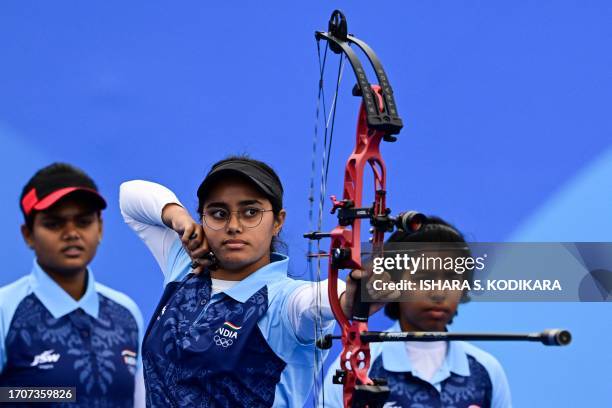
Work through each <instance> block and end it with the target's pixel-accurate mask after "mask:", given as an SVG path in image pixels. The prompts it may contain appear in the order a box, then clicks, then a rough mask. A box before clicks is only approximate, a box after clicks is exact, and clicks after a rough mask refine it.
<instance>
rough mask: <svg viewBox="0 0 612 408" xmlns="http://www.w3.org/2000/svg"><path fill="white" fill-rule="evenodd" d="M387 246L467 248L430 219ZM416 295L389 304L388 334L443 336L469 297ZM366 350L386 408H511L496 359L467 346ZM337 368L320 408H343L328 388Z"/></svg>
mask: <svg viewBox="0 0 612 408" xmlns="http://www.w3.org/2000/svg"><path fill="white" fill-rule="evenodd" d="M387 242H389V243H394V242H424V243H427V242H451V243H453V242H454V243H465V239H464V238H463V235H462V234H461V233H460V232H459V231H458V230H457V229H456V228H454V227H453V226H452V225H450V224H448V223H447V222H445V221H444V220H442V219H441V218H438V217H429V221H428V223H426V224H425V225H424V226H423V227H422V228H421V229H420V230H418V231H417V232H405V231H402V230H398V231H396V232H394V233H393V234H392V235H391V236H390V237H389V239H388V240H387ZM452 251H457V253H456V254H455V255H454V256H466V255H467V256H469V253H465V252H469V250H467V249H465V250H460V249H458V248H457V249H453V250H452ZM460 252H461V253H460ZM437 255H438V254H432V256H437ZM447 256H449V255H447ZM450 256H453V255H450ZM433 273H435V274H436V275H437V274H439V273H440V272H439V271H423V274H420V273H419V272H417V273H416V274H415V275H414V276H413V278H414V279H425V278H428V279H429V278H431V277H432V276H431V275H432V274H433ZM449 273H450V274H451V275H452V278H456V277H457V275H456V274H455V272H454V271H449V272H442V274H449ZM424 275H429V276H424ZM437 277H438V276H437ZM445 278H451V276H446V277H445ZM467 279H469V277H467ZM414 293H415V299H414V300H413V301H408V302H400V303H397V302H396V303H387V305H386V306H385V314H386V315H387V316H388V317H390V318H391V319H393V320H396V322H395V324H394V325H393V326H391V327H390V328H389V329H388V330H387V331H389V332H398V331H408V332H415V331H419V332H424V331H428V332H431V331H447V326H448V325H449V324H451V323H452V320H453V318H454V317H455V316H456V315H457V308H458V305H459V303H462V302H467V301H468V300H469V298H468V296H467V292H461V291H443V290H442V291H437V290H434V291H422V292H416V291H415V292H414ZM370 347H371V360H370V361H371V366H370V371H369V375H370V377H373V378H374V377H376V378H385V379H387V381H388V384H389V388H390V390H391V393H390V395H389V398H388V399H387V403H386V404H385V407H405V408H408V407H416V406H418V407H420V408H430V407H431V408H433V407H453V408H488V407H492V408H508V407H511V402H510V389H509V386H508V381H507V379H506V375H505V373H504V370H503V368H502V366H501V365H500V364H499V362H498V361H497V360H496V359H495V357H493V356H492V355H490V354H488V353H486V352H484V351H483V350H481V349H479V348H477V347H475V346H473V345H472V344H470V343H466V342H463V341H449V342H446V341H438V342H382V343H372V344H371V345H370ZM339 364H340V359H339V358H338V359H336V361H334V362H333V363H332V365H331V366H330V368H329V371H328V372H327V375H326V377H325V381H324V384H323V389H322V392H321V393H320V395H319V403H320V405H321V406H325V407H342V386H341V385H338V384H334V383H333V382H332V377H333V375H334V373H335V371H336V369H338V368H340V367H339Z"/></svg>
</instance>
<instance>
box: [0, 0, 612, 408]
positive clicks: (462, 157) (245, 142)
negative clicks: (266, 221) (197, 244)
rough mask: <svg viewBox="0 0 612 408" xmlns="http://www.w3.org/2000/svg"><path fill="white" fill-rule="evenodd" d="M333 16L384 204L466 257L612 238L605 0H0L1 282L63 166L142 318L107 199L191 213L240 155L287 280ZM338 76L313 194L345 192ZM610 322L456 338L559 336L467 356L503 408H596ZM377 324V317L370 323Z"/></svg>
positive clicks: (499, 312)
mask: <svg viewBox="0 0 612 408" xmlns="http://www.w3.org/2000/svg"><path fill="white" fill-rule="evenodd" d="M336 7H339V8H342V9H343V10H344V11H345V13H346V14H347V17H348V21H349V31H351V32H354V33H355V34H357V35H358V36H359V37H361V38H363V39H364V40H366V41H367V42H368V43H370V44H371V45H372V46H373V48H374V49H375V50H376V51H377V53H378V54H379V56H380V57H381V59H382V61H383V63H384V66H385V67H386V69H387V73H388V74H389V76H390V79H391V82H392V84H393V86H394V90H395V94H396V98H397V104H398V108H399V110H400V112H401V114H402V116H403V118H404V122H405V128H404V130H403V131H402V133H401V134H400V137H399V141H398V142H397V143H395V144H388V145H385V146H384V147H383V155H384V157H385V159H386V161H387V165H388V179H389V186H388V190H389V202H388V204H389V206H390V207H391V208H393V209H395V210H402V209H411V208H415V209H419V210H421V211H423V212H426V213H429V214H436V215H440V216H442V217H444V218H445V219H447V220H449V221H450V222H452V223H454V224H456V225H457V226H458V227H459V228H460V229H461V230H463V231H464V232H465V233H466V235H467V236H468V238H469V239H471V240H476V241H505V240H515V241H612V212H611V211H610V210H611V208H612V186H611V183H612V116H611V115H610V113H609V111H610V106H611V105H612V103H611V102H612V100H611V98H612V97H611V95H612V75H610V73H611V72H612V54H611V53H610V46H611V42H612V25H611V24H610V21H612V19H611V18H612V6H611V4H610V2H607V1H603V0H602V1H595V0H593V1H560V0H555V1H552V0H550V1H548V0H545V1H538V2H527V1H519V2H490V1H421V2H417V1H379V2H375V3H373V2H359V3H357V2H348V1H342V2H302V3H301V4H298V3H296V2H280V1H278V2H272V1H264V2H241V3H236V2H234V3H227V4H225V5H212V4H211V3H206V4H205V3H203V2H196V1H188V2H181V3H180V4H178V3H173V4H171V3H168V2H159V1H154V2H146V4H145V3H144V2H142V3H126V2H118V1H106V2H104V4H101V3H97V4H93V3H91V2H77V1H54V2H29V3H24V2H19V1H5V2H3V3H2V5H1V6H0V44H1V47H0V49H1V50H2V51H1V57H0V151H1V152H2V160H0V170H1V174H3V175H4V181H3V182H2V183H0V194H1V197H2V199H1V200H0V210H1V213H2V217H0V226H1V228H0V248H2V249H1V250H0V261H1V265H2V269H1V271H0V285H4V284H7V283H9V282H11V281H13V280H15V279H17V278H18V277H19V276H22V275H24V274H26V273H28V272H29V269H30V265H31V261H32V254H31V253H30V251H29V250H28V249H27V248H26V246H25V245H24V244H23V242H22V240H21V238H20V234H19V225H20V223H21V218H20V217H21V216H20V212H19V209H18V204H17V200H18V196H19V193H20V191H21V188H22V186H23V184H24V183H25V182H26V180H27V179H28V178H29V177H30V176H31V175H32V174H33V172H34V171H35V170H36V169H38V168H40V167H41V166H44V165H46V164H49V163H50V162H53V161H68V162H71V163H74V164H76V165H78V166H81V167H83V168H84V169H85V170H87V171H88V172H89V173H90V174H91V175H92V176H93V177H94V178H95V179H96V180H97V182H98V184H99V186H100V188H101V190H102V192H103V194H104V195H105V196H106V197H107V199H108V201H109V203H110V205H109V208H108V209H107V210H106V211H105V212H104V221H105V239H104V242H103V244H102V246H101V248H100V251H99V254H98V256H97V257H96V259H95V261H94V263H93V269H94V271H95V274H96V277H97V279H98V280H99V281H101V282H103V283H105V284H107V285H109V286H111V287H113V288H116V289H119V290H121V291H124V292H126V293H127V294H129V295H130V296H131V297H132V298H134V299H135V300H136V302H137V303H138V304H139V305H140V307H141V308H142V310H143V313H144V315H145V319H148V317H150V315H151V313H152V311H153V308H154V306H155V304H156V302H157V300H158V297H159V296H160V294H161V291H162V286H161V285H162V278H161V273H160V272H159V270H158V268H157V265H156V264H155V262H154V260H153V258H152V257H151V256H150V255H149V253H148V252H147V250H146V249H145V247H144V246H143V245H142V244H141V243H140V241H139V240H138V238H137V237H136V236H135V235H134V234H132V233H131V231H130V230H129V229H128V227H126V226H125V225H124V224H123V222H122V220H121V216H120V214H119V210H118V205H117V199H118V186H119V183H121V182H122V181H124V180H128V179H133V178H144V179H148V180H153V181H157V182H161V183H163V184H165V185H167V186H169V187H171V188H172V189H173V190H174V191H175V192H176V193H177V194H178V195H179V196H180V197H181V198H182V200H183V202H184V204H185V205H187V206H189V207H190V208H195V206H196V200H195V189H196V187H197V185H198V183H199V181H200V180H201V179H202V177H203V175H204V174H205V172H206V171H207V169H208V168H209V166H210V165H211V164H212V163H213V162H214V161H216V160H218V159H220V158H223V157H224V156H226V155H229V154H235V153H249V154H250V155H252V156H253V157H255V158H259V159H262V160H264V161H267V162H269V163H271V164H272V165H273V166H274V167H275V168H276V170H277V171H278V172H279V173H280V175H281V177H282V179H283V181H284V183H285V187H286V196H285V199H286V208H287V212H288V220H287V226H286V228H285V229H284V231H283V238H284V240H285V241H286V243H287V244H288V246H289V252H290V255H291V257H292V260H291V269H292V273H293V274H294V275H297V276H306V262H305V259H304V254H305V252H306V242H305V241H304V240H303V239H302V238H301V234H302V233H303V232H305V231H307V230H308V228H309V227H308V217H307V208H308V206H307V204H308V202H307V195H308V184H309V177H310V160H311V158H310V151H311V146H312V134H313V121H314V109H315V101H316V91H317V80H318V77H317V75H318V65H317V57H316V47H315V42H314V38H313V31H314V30H315V29H325V28H326V26H327V20H328V18H329V15H330V13H331V11H332V9H333V8H336ZM330 67H332V66H330ZM332 70H333V69H332ZM351 75H352V74H350V73H349V72H348V71H346V72H345V79H344V82H343V84H344V87H343V92H344V93H343V94H342V96H341V98H340V101H339V105H340V111H339V112H338V117H337V121H336V122H337V128H336V133H335V145H334V150H333V152H332V162H331V168H330V179H329V190H328V191H329V193H337V194H341V176H342V173H343V166H344V161H345V160H346V157H347V155H348V154H349V152H350V149H351V148H352V146H353V143H354V142H353V139H354V123H355V116H356V115H355V113H356V110H357V107H358V105H357V102H358V101H357V99H356V98H353V97H351V96H349V93H348V89H350V86H352V82H353V80H352V78H351ZM330 85H331V84H330ZM328 89H329V90H331V88H328ZM328 95H329V92H328ZM331 221H332V220H331V218H328V223H327V225H328V226H329V225H331ZM611 311H612V309H611V307H610V303H607V304H604V303H599V304H579V303H565V304H561V303H558V304H488V303H480V304H478V303H473V304H468V305H465V306H462V307H461V311H460V315H459V317H458V318H457V319H456V323H454V324H453V330H486V331H507V330H514V331H533V330H540V329H543V328H545V327H565V328H569V329H570V330H572V332H573V333H574V336H575V340H574V343H573V344H572V345H571V346H570V347H567V348H563V349H551V348H543V347H542V346H540V345H537V344H500V343H497V344H493V343H480V345H481V346H482V347H483V348H484V349H486V350H488V351H490V352H492V353H493V354H494V355H495V356H496V357H497V358H498V359H499V360H500V361H501V363H502V364H503V366H504V367H505V369H506V372H507V374H508V377H509V380H510V384H511V387H512V393H513V400H514V405H515V406H517V407H534V406H542V407H576V406H596V407H603V406H612V394H611V393H610V381H611V380H612V375H611V374H610V367H611V366H612V352H611V351H610V348H609V343H610V338H611V337H612V318H611ZM388 324H389V322H388V320H386V319H385V318H384V317H381V316H378V317H376V318H374V319H373V323H372V326H373V327H375V328H378V329H383V328H385V327H386V326H387V325H388Z"/></svg>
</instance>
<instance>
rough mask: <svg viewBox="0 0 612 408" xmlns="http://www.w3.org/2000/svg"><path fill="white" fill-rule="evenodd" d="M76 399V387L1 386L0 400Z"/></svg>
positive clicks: (70, 400)
mask: <svg viewBox="0 0 612 408" xmlns="http://www.w3.org/2000/svg"><path fill="white" fill-rule="evenodd" d="M75 401H76V388H75V387H0V402H75Z"/></svg>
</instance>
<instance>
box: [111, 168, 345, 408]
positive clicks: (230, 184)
mask: <svg viewBox="0 0 612 408" xmlns="http://www.w3.org/2000/svg"><path fill="white" fill-rule="evenodd" d="M197 196H198V202H199V204H198V210H197V211H198V217H199V218H201V221H202V223H201V224H199V223H198V222H196V221H195V220H194V219H193V218H192V217H191V216H190V215H189V213H188V212H187V210H185V208H183V207H182V206H181V204H180V202H179V201H178V199H177V198H176V196H175V195H174V194H173V193H172V192H171V191H170V190H168V189H167V188H165V187H163V186H161V185H159V184H155V183H150V182H145V181H138V180H137V181H131V182H127V183H123V184H122V186H121V194H120V202H121V212H122V214H123V216H124V219H125V221H126V222H127V224H128V225H129V226H130V227H131V228H132V229H134V231H135V232H136V233H137V234H138V235H139V236H140V238H141V239H142V240H143V241H144V242H145V244H146V245H147V246H148V247H149V249H150V250H151V252H152V253H153V255H154V256H155V258H156V259H157V262H158V263H159V265H160V267H161V269H162V271H163V273H164V278H165V279H164V283H165V291H164V294H163V296H162V299H161V301H160V302H159V306H158V308H157V310H156V311H155V313H154V315H153V319H152V322H151V323H150V324H149V329H148V330H147V333H146V335H145V339H144V341H143V362H144V367H145V383H146V387H147V404H148V406H151V407H187V406H199V407H270V406H282V407H286V406H292V407H293V406H295V407H298V406H299V407H301V406H304V403H305V401H306V397H307V396H308V394H309V392H310V390H311V388H312V386H313V381H314V377H315V374H316V373H315V370H316V367H315V365H313V361H312V360H313V355H314V354H315V338H314V337H315V327H319V328H320V327H323V331H324V332H325V333H330V332H331V331H332V330H333V326H334V322H335V320H334V317H333V314H332V311H331V307H330V306H329V300H328V298H327V287H326V283H327V282H323V283H322V285H321V286H322V287H321V288H320V289H317V287H316V285H315V284H314V283H312V282H305V281H298V280H294V279H292V278H289V277H288V276H287V267H288V264H289V258H288V257H287V256H285V255H282V254H280V253H278V248H277V247H278V235H279V233H280V231H281V228H282V226H283V224H284V221H285V217H286V212H285V210H284V209H283V202H282V198H283V187H282V185H281V182H280V179H279V178H278V176H277V175H276V173H275V172H274V171H273V170H272V169H271V168H270V167H269V166H268V165H267V164H265V163H262V162H260V161H257V160H253V159H250V158H247V157H232V158H229V159H226V160H222V161H220V162H218V163H216V164H215V165H214V166H213V167H212V169H211V170H210V172H209V173H208V175H207V176H206V178H205V179H204V181H203V182H202V184H201V185H200V187H199V188H198V192H197ZM212 254H214V258H213V257H212ZM190 266H191V268H193V269H191V268H190ZM340 283H342V282H339V284H340ZM339 286H340V288H341V289H340V292H342V291H344V285H339ZM346 288H347V291H350V290H353V291H354V290H355V288H356V285H355V284H354V283H351V284H349V285H347V287H346ZM318 293H322V294H324V295H323V297H322V299H320V301H321V305H322V306H321V305H319V303H318V302H319V299H318ZM345 298H348V299H352V298H353V297H352V296H342V299H343V300H342V301H341V304H342V306H343V309H344V310H345V311H348V310H351V309H352V305H350V304H347V302H346V301H344V299H345ZM319 313H321V314H320V315H319Z"/></svg>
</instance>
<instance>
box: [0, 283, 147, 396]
mask: <svg viewBox="0 0 612 408" xmlns="http://www.w3.org/2000/svg"><path fill="white" fill-rule="evenodd" d="M99 297H100V309H99V316H98V318H97V319H96V318H94V317H92V316H90V315H88V314H86V313H85V312H84V311H83V309H77V310H75V311H73V312H71V313H69V314H67V315H64V316H62V317H60V318H58V319H56V318H54V317H53V316H52V315H51V313H50V312H49V311H48V310H47V309H46V308H45V306H44V305H43V304H42V303H41V302H40V300H39V299H38V298H37V297H36V295H35V294H33V293H32V294H30V295H28V296H26V297H25V298H24V299H23V300H22V301H21V303H20V304H19V306H18V307H17V310H16V311H15V316H14V318H13V321H12V322H11V325H10V328H9V330H8V335H7V337H6V340H5V348H6V354H7V356H8V358H7V363H6V365H5V367H4V370H3V371H2V373H1V374H0V386H3V387H10V386H12V387H34V386H36V387H76V396H77V404H75V403H69V404H68V403H67V404H66V406H70V407H75V406H80V407H132V406H133V395H134V375H135V371H136V353H137V351H138V325H137V323H136V320H135V319H134V317H133V316H132V314H131V313H130V311H129V310H128V309H126V308H125V307H123V306H121V305H119V304H117V303H115V302H113V301H112V300H110V299H108V298H106V297H105V296H103V295H99ZM49 405H51V404H49ZM37 406H41V405H39V404H37ZM54 406H61V404H55V405H54Z"/></svg>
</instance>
